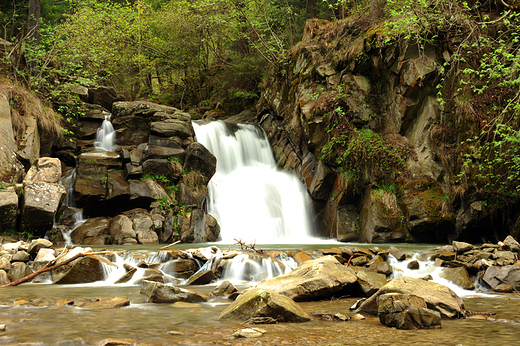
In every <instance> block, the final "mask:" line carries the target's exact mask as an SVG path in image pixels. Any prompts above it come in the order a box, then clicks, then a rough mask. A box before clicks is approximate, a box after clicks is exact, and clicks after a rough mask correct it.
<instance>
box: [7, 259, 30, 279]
mask: <svg viewBox="0 0 520 346" xmlns="http://www.w3.org/2000/svg"><path fill="white" fill-rule="evenodd" d="M31 273H32V270H31V268H29V267H28V266H27V265H26V264H25V263H24V262H13V263H11V269H9V273H8V277H9V280H10V281H11V282H12V281H16V280H18V279H21V278H23V277H26V276H27V275H29V274H31Z"/></svg>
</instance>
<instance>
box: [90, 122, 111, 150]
mask: <svg viewBox="0 0 520 346" xmlns="http://www.w3.org/2000/svg"><path fill="white" fill-rule="evenodd" d="M115 134H116V132H115V131H114V126H112V123H111V122H110V114H109V115H105V120H104V121H103V123H102V124H101V126H100V127H99V129H98V130H97V133H96V142H95V143H94V146H95V147H96V149H101V150H106V151H114V139H115Z"/></svg>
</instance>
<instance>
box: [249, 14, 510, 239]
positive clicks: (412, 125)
mask: <svg viewBox="0 0 520 346" xmlns="http://www.w3.org/2000/svg"><path fill="white" fill-rule="evenodd" d="M361 31H362V32H360V29H359V23H356V22H354V21H350V20H348V19H347V20H343V21H339V22H335V23H328V22H323V21H318V20H311V21H308V22H307V25H306V29H305V32H304V35H303V41H302V42H301V43H300V44H299V45H298V46H296V47H295V48H294V49H293V50H292V51H291V55H290V63H289V65H288V66H287V67H286V69H285V71H282V73H279V74H278V75H277V76H276V78H273V80H272V82H271V84H270V85H269V86H268V87H267V89H266V90H265V92H264V93H263V94H262V97H261V100H260V102H259V103H258V106H257V111H258V120H259V122H260V124H261V126H262V127H263V128H264V129H265V131H266V133H267V134H268V137H269V139H270V142H271V144H272V146H273V150H274V153H275V157H276V159H277V161H278V162H279V165H280V166H281V167H283V168H285V169H287V170H290V171H293V172H295V173H296V174H297V175H298V176H299V177H300V179H301V180H302V181H303V182H304V183H305V184H306V186H307V188H308V191H309V194H310V195H311V196H312V197H313V200H314V203H315V211H316V228H317V232H318V233H319V234H320V235H322V236H328V237H334V238H337V239H338V240H342V241H362V242H394V241H396V242H397V241H419V242H444V241H447V240H453V239H465V240H471V241H482V240H483V239H489V240H495V238H496V237H499V238H501V239H503V234H505V233H509V232H511V231H512V229H513V226H514V221H515V220H516V215H514V214H512V215H510V216H509V217H508V218H507V220H504V218H502V219H501V220H500V221H497V219H498V218H493V216H492V215H491V214H490V212H489V210H488V208H487V206H486V203H485V201H482V200H479V197H478V195H477V194H475V193H474V192H475V190H474V189H472V188H468V187H467V186H466V187H465V188H464V189H463V188H461V186H460V185H457V184H455V181H456V176H457V174H458V172H459V171H460V169H461V167H460V162H461V156H462V154H461V153H460V151H458V150H457V145H456V144H457V143H460V141H462V140H464V139H465V138H468V137H472V136H474V135H475V134H476V133H477V131H478V128H477V124H476V121H475V120H474V118H472V117H469V116H465V114H464V113H463V111H462V110H461V109H462V107H456V106H457V104H455V103H454V102H451V101H449V102H442V103H441V104H440V103H439V100H438V96H437V93H438V87H437V85H440V83H439V82H440V78H441V70H442V66H443V65H445V63H446V62H450V60H451V55H452V54H453V52H452V51H450V49H449V48H445V49H443V48H440V47H438V46H434V45H423V46H420V45H419V44H416V43H414V42H410V41H406V40H401V41H398V42H397V43H394V44H384V43H382V41H383V40H382V39H381V36H379V35H378V33H377V30H374V29H371V28H370V27H369V26H365V29H364V30H361ZM345 36H349V37H351V39H350V41H349V44H348V45H346V46H342V45H341V44H340V41H341V40H342V37H345ZM450 76H451V79H449V80H446V81H443V84H442V91H443V98H444V100H454V99H456V96H460V95H461V94H463V93H467V90H466V89H460V88H459V90H457V87H456V85H458V80H457V76H458V74H457V73H456V72H455V73H452V74H451V75H450ZM455 90H457V91H455ZM498 214H500V213H496V214H495V215H498ZM501 215H503V213H502V214H501Z"/></svg>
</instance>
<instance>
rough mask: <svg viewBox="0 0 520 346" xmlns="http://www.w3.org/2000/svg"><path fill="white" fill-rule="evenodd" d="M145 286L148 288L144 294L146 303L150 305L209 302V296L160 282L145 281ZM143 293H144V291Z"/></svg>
mask: <svg viewBox="0 0 520 346" xmlns="http://www.w3.org/2000/svg"><path fill="white" fill-rule="evenodd" d="M143 285H144V286H145V287H146V289H145V290H144V293H145V294H146V302H148V303H175V302H186V303H197V302H206V301H208V300H209V296H206V295H203V294H200V293H197V292H195V291H191V290H187V289H183V288H179V287H176V286H172V285H167V284H162V283H159V282H153V283H152V282H150V281H147V280H143ZM141 293H143V290H142V291H141Z"/></svg>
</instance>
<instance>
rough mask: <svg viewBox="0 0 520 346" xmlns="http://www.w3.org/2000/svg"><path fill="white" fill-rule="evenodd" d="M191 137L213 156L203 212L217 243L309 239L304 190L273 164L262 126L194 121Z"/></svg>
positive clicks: (310, 236)
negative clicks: (215, 229) (213, 224)
mask: <svg viewBox="0 0 520 346" xmlns="http://www.w3.org/2000/svg"><path fill="white" fill-rule="evenodd" d="M193 127H194V130H195V133H196V140H197V141H198V142H199V143H201V144H202V145H204V146H205V147H206V148H208V150H210V151H211V153H212V154H213V155H215V156H216V158H217V170H216V173H215V175H214V176H213V177H212V179H211V181H210V183H209V184H208V190H209V196H208V200H209V202H208V204H207V209H208V210H207V212H208V214H211V215H212V216H214V217H215V218H216V219H217V220H218V222H219V224H220V226H221V236H222V241H223V242H234V239H242V240H243V241H246V242H257V243H263V244H268V243H287V244H294V243H301V244H303V243H313V242H316V239H314V238H312V234H313V232H312V224H311V213H310V210H309V207H308V205H309V203H308V202H309V201H308V196H307V192H306V190H305V188H304V186H303V185H302V183H301V182H300V181H299V180H298V178H297V177H296V176H294V175H292V174H289V173H287V172H283V171H281V170H279V169H277V168H276V162H275V160H274V158H273V154H272V152H271V148H270V146H269V142H268V141H267V139H266V136H265V134H264V132H263V130H262V129H261V128H259V127H257V126H255V125H252V124H231V123H226V122H222V121H214V122H202V121H198V122H194V123H193Z"/></svg>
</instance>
